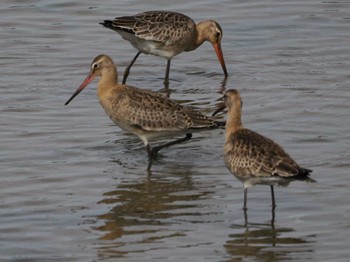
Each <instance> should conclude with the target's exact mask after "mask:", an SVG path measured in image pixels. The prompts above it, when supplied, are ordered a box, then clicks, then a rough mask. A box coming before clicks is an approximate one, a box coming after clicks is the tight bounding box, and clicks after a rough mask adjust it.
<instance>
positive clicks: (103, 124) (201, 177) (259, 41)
mask: <svg viewBox="0 0 350 262" xmlns="http://www.w3.org/2000/svg"><path fill="white" fill-rule="evenodd" d="M176 2H177V3H176V4H174V3H171V4H169V3H164V4H160V3H159V1H155V0H153V1H147V2H145V1H140V0H134V1H126V0H123V1H111V0H106V1H99V2H97V1H68V0H67V1H64V0H60V1H48V0H43V1H34V0H28V1H21V0H12V1H10V0H3V1H1V3H0V21H1V26H0V29H1V40H0V67H1V85H0V106H1V107H0V110H1V118H0V121H1V129H0V145H1V152H0V154H1V158H0V163H1V171H2V172H1V178H0V179H1V181H0V260H1V261H115V260H116V258H121V260H122V261H141V260H142V261H151V260H152V261H153V260H158V261H168V260H169V261H181V260H183V261H287V260H288V261H289V260H294V261H348V258H349V255H350V251H349V245H350V237H349V236H350V234H349V229H350V222H349V221H350V206H349V201H350V194H349V188H350V179H349V168H350V163H349V159H350V150H349V149H350V147H349V141H350V135H349V133H350V120H349V109H350V103H349V99H350V95H349V88H350V73H349V68H350V67H349V65H350V62H349V61H350V45H349V40H350V2H346V1H311V0H308V1H263V2H261V1H250V2H245V1H221V0H219V1H201V3H200V4H199V3H197V2H191V1H187V0H186V1H185V0H183V1H182V0H181V1H176ZM154 9H166V10H175V11H179V12H183V13H186V14H188V15H189V16H191V17H192V18H194V19H195V20H196V21H199V20H203V19H209V18H213V19H215V20H217V21H218V22H219V23H220V24H221V26H222V28H223V30H224V37H223V44H222V48H223V52H224V55H225V59H226V63H227V67H228V71H229V74H230V76H229V78H228V79H227V81H226V82H223V75H222V71H221V67H220V65H219V63H218V62H217V59H216V56H215V53H214V52H213V50H212V47H211V46H210V44H208V43H207V44H204V45H203V46H202V47H200V48H199V49H198V50H196V51H195V52H191V53H187V54H180V55H179V56H177V57H176V58H174V59H173V62H172V70H171V74H170V78H171V82H170V88H171V90H172V92H171V98H173V99H177V100H179V101H183V102H184V103H188V104H195V105H196V106H197V107H199V108H200V109H201V110H203V111H204V112H206V113H208V114H210V113H211V112H212V111H213V109H214V107H215V103H216V102H215V100H216V99H217V98H218V97H219V96H220V94H219V92H221V91H222V89H223V88H226V89H230V88H236V89H239V90H240V91H241V95H242V97H243V100H244V111H243V113H244V119H243V120H244V123H245V125H246V126H247V127H249V128H251V129H254V130H256V131H258V132H260V133H262V134H265V135H267V136H269V137H271V138H273V139H274V140H275V141H277V142H278V143H280V144H282V145H283V146H284V147H285V148H286V150H287V151H288V152H289V153H290V154H291V155H292V156H293V157H294V158H295V159H296V160H297V161H298V162H300V163H301V164H302V165H303V166H305V167H308V168H310V169H313V170H314V172H313V176H312V177H313V178H315V179H316V180H317V181H318V183H317V184H303V183H294V184H291V185H290V186H289V187H288V188H276V190H275V194H276V201H277V209H276V212H275V223H274V224H273V225H271V223H270V222H271V219H272V214H271V212H270V203H271V202H270V201H271V200H270V193H269V188H268V187H264V186H257V187H255V188H253V189H251V190H250V192H249V202H248V207H249V209H248V225H247V226H245V225H244V214H243V212H242V209H241V208H242V204H243V188H242V185H241V183H240V182H239V181H237V180H236V179H235V178H234V177H233V176H232V175H231V174H230V173H229V172H228V171H227V170H226V168H225V167H224V164H223V160H222V155H223V148H222V146H223V142H224V137H223V131H222V130H214V131H207V132H203V133H199V134H195V135H194V138H193V140H192V141H191V142H188V143H184V144H181V145H178V146H174V147H173V148H171V149H167V150H164V151H162V155H161V157H160V158H159V160H158V161H157V162H156V163H155V164H154V165H153V167H152V175H151V176H147V172H146V171H145V167H146V164H147V161H146V154H145V151H144V148H143V146H142V144H141V143H140V142H139V141H138V139H137V138H135V137H133V136H131V135H127V134H125V133H124V132H123V131H121V130H120V129H119V128H117V127H115V126H114V125H113V124H112V123H111V121H110V120H109V119H108V117H106V116H105V115H104V112H103V110H102V108H101V107H100V105H99V103H98V100H97V99H96V93H95V92H96V91H95V87H92V86H96V83H94V84H92V85H91V86H90V88H87V89H86V90H84V92H83V93H82V94H81V95H79V97H77V98H76V99H75V100H74V101H73V102H72V103H71V104H70V105H69V106H66V107H65V106H63V104H64V102H65V101H66V100H67V99H68V98H69V96H70V95H71V94H72V92H73V91H74V90H75V89H76V88H77V86H78V85H79V84H80V83H81V81H82V80H83V79H84V77H85V74H86V73H87V72H88V69H89V65H90V62H91V61H92V59H93V58H94V57H95V56H96V55H98V54H100V53H107V54H109V55H111V56H112V57H113V58H114V59H115V60H116V61H117V63H118V65H119V72H120V73H121V72H122V70H123V69H124V68H125V66H126V65H127V64H128V62H129V61H130V60H131V58H132V57H133V56H134V55H135V50H134V49H133V48H132V47H131V46H130V45H129V44H128V43H127V42H125V41H124V40H122V39H121V38H120V36H118V35H117V34H115V33H113V32H112V31H110V30H107V29H104V28H102V27H101V26H99V25H98V24H97V23H98V22H100V21H101V20H103V19H111V18H114V17H115V16H121V15H125V14H134V13H137V12H139V11H144V10H154ZM165 65H166V61H165V60H164V59H161V58H157V57H152V56H146V55H141V56H140V58H139V60H138V61H137V63H136V64H135V66H134V67H133V69H132V72H131V74H130V76H129V79H128V83H129V84H131V85H135V86H139V87H142V88H148V89H152V90H161V89H162V79H163V76H164V69H165Z"/></svg>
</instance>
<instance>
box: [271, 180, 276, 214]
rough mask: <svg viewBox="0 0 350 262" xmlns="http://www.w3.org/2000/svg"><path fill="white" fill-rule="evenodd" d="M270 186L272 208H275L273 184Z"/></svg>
mask: <svg viewBox="0 0 350 262" xmlns="http://www.w3.org/2000/svg"><path fill="white" fill-rule="evenodd" d="M270 188H271V200H272V210H275V208H276V203H275V193H274V191H273V186H270Z"/></svg>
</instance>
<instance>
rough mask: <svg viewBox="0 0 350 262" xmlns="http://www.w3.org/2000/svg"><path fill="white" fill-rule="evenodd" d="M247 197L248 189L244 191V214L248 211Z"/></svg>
mask: <svg viewBox="0 0 350 262" xmlns="http://www.w3.org/2000/svg"><path fill="white" fill-rule="evenodd" d="M247 195H248V188H245V189H244V204H243V210H244V212H246V211H247Z"/></svg>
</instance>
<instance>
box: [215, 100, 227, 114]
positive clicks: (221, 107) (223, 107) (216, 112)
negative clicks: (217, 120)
mask: <svg viewBox="0 0 350 262" xmlns="http://www.w3.org/2000/svg"><path fill="white" fill-rule="evenodd" d="M225 108H226V104H225V103H224V102H221V103H219V104H218V109H216V110H215V112H214V113H213V114H212V116H215V115H217V114H218V113H220V112H222V111H224V109H225Z"/></svg>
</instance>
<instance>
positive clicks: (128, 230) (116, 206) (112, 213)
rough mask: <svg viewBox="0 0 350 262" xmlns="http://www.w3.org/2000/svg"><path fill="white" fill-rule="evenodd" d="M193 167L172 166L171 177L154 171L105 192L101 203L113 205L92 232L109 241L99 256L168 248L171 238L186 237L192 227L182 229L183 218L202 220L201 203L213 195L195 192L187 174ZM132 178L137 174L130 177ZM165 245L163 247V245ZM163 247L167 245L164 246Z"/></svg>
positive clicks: (99, 251) (103, 246) (122, 254)
mask: <svg viewBox="0 0 350 262" xmlns="http://www.w3.org/2000/svg"><path fill="white" fill-rule="evenodd" d="M190 169H191V167H190V166H189V167H188V168H184V167H181V166H180V168H178V169H176V168H175V167H173V169H172V170H173V171H172V174H171V175H169V174H167V176H166V177H164V174H160V173H158V172H153V174H152V176H147V175H146V176H142V175H140V174H138V175H137V178H135V180H128V181H124V182H121V183H120V184H119V185H118V186H117V188H116V189H115V190H114V191H110V192H106V193H105V194H104V199H103V200H102V201H100V203H99V204H106V205H108V206H111V209H110V210H109V212H108V213H106V214H102V215H99V216H98V217H97V224H99V226H96V227H94V228H93V229H94V230H95V231H97V232H99V234H101V237H100V240H103V241H107V242H104V243H107V244H105V245H102V246H100V247H99V248H98V250H97V252H98V254H99V257H109V258H111V257H124V256H127V255H128V254H129V255H130V254H132V253H140V252H141V253H142V252H146V251H148V250H153V249H162V248H165V249H168V248H170V246H168V245H169V244H170V243H172V241H171V240H169V239H172V238H180V239H181V238H184V239H185V238H186V236H187V234H188V231H191V230H190V229H189V228H184V227H179V224H181V220H182V219H184V217H186V218H188V217H190V218H191V219H194V220H196V219H199V220H200V217H201V216H202V215H203V214H202V213H201V212H200V211H198V205H199V203H198V201H199V202H201V201H202V200H203V199H206V198H208V197H209V196H207V195H208V194H209V195H210V193H211V192H201V191H198V190H196V188H195V187H194V183H193V182H192V178H191V176H189V175H188V173H191V171H190ZM130 175H131V176H133V175H135V174H130ZM160 243H163V244H160ZM162 245H165V246H163V247H162Z"/></svg>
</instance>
